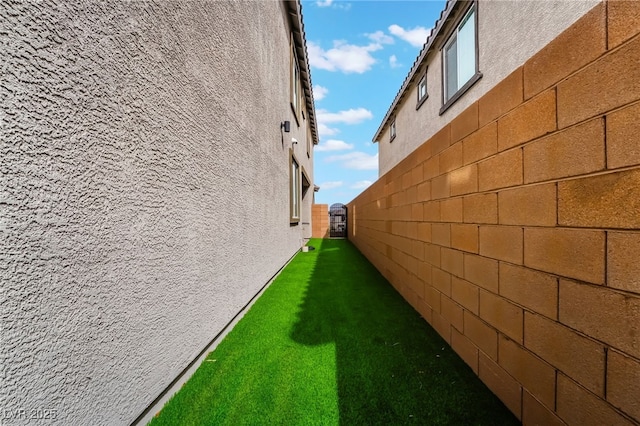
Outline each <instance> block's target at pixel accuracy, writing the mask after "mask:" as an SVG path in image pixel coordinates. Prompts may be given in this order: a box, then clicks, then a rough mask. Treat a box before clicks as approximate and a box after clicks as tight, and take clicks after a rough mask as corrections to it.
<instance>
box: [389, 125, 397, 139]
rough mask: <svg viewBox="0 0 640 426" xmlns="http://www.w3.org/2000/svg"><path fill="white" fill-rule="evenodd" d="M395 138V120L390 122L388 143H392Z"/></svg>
mask: <svg viewBox="0 0 640 426" xmlns="http://www.w3.org/2000/svg"><path fill="white" fill-rule="evenodd" d="M395 138H396V120H393V121H392V122H391V127H390V128H389V142H393V140H394V139H395Z"/></svg>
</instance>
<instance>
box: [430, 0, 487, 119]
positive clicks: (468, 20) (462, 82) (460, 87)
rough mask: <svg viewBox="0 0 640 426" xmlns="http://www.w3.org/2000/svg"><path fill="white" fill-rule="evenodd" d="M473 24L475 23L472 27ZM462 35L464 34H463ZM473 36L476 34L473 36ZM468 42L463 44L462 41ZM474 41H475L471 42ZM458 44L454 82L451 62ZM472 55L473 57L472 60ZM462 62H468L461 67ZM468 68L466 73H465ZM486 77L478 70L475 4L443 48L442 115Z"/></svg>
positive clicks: (468, 10) (476, 7)
mask: <svg viewBox="0 0 640 426" xmlns="http://www.w3.org/2000/svg"><path fill="white" fill-rule="evenodd" d="M469 25H471V26H470V27H469ZM461 34H462V37H461ZM470 37H473V38H472V39H470ZM461 39H462V41H466V43H465V44H464V45H462V46H461V43H460V41H461ZM469 40H471V42H469ZM453 45H455V67H456V69H455V78H456V81H455V83H454V84H450V83H451V80H450V79H449V71H450V70H449V69H448V67H449V63H450V58H452V56H451V55H450V52H451V48H452V46H453ZM469 58H471V60H469ZM461 64H464V65H463V66H461ZM465 71H466V72H465ZM481 77H482V74H481V73H480V72H479V70H478V5H477V3H473V4H472V5H471V6H470V7H469V9H467V10H466V11H465V12H464V14H462V19H460V21H459V22H458V23H457V24H456V26H455V28H454V30H453V32H452V33H451V34H450V35H449V38H448V39H447V41H446V43H445V44H444V46H443V48H442V98H443V106H442V108H441V110H440V114H442V113H444V111H446V110H447V109H448V108H449V107H450V106H451V105H452V104H453V103H454V102H455V101H457V100H458V99H459V98H460V97H461V96H462V95H463V94H464V93H465V92H466V91H467V90H469V88H471V86H473V84H475V82H476V81H478V80H479V79H480V78H481Z"/></svg>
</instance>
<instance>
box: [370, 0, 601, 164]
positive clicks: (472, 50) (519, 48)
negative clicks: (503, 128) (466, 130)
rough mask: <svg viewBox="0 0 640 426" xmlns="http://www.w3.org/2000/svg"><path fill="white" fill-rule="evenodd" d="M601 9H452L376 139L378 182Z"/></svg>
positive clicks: (494, 4)
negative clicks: (557, 39) (443, 128)
mask: <svg viewBox="0 0 640 426" xmlns="http://www.w3.org/2000/svg"><path fill="white" fill-rule="evenodd" d="M598 3H599V0H580V1H563V0H558V1H554V0H550V1H544V2H538V1H527V0H522V1H479V2H478V1H462V0H449V1H447V3H446V6H445V9H444V10H443V11H442V12H441V15H440V18H439V19H438V21H437V22H436V23H435V24H434V27H433V29H432V30H431V34H430V35H429V37H428V39H427V40H426V43H425V44H424V46H423V48H422V50H421V52H420V54H419V55H418V57H417V58H416V61H415V62H414V64H413V66H412V68H411V70H410V72H409V74H408V75H407V77H406V79H405V81H404V82H403V84H402V87H401V88H400V89H399V91H398V94H397V95H396V97H395V99H394V100H393V102H392V104H391V106H390V107H389V110H388V111H387V113H386V115H385V117H384V119H383V120H382V122H381V123H380V126H379V128H378V130H377V131H376V134H375V135H374V137H373V141H374V142H376V143H378V153H379V168H378V170H379V176H382V175H384V174H385V173H386V172H388V171H389V170H391V168H392V167H393V166H395V165H396V164H398V163H399V162H400V161H401V160H402V159H404V158H405V157H406V156H407V155H408V154H409V153H411V152H413V151H414V150H415V149H416V148H418V147H419V146H420V145H422V144H423V143H424V142H425V141H426V140H427V139H428V138H430V137H431V136H433V135H434V134H435V133H437V131H438V130H440V129H441V128H442V127H444V125H445V124H447V123H448V122H450V121H451V120H452V119H453V118H454V117H456V116H458V115H459V114H460V113H461V112H462V111H464V110H465V109H466V108H467V107H469V106H470V105H472V104H473V103H474V102H476V101H477V100H478V99H479V98H480V97H481V96H482V95H484V94H485V93H487V92H488V91H489V90H490V89H491V88H493V87H494V86H496V85H497V84H498V83H499V82H501V81H502V80H504V79H505V78H506V77H507V76H509V74H511V73H512V72H513V71H514V70H515V69H516V68H518V67H519V66H521V65H522V64H524V63H525V62H526V61H527V60H528V59H529V58H531V57H532V56H533V55H534V54H535V53H536V52H538V51H539V50H540V49H541V48H542V47H544V46H545V45H546V44H547V43H549V42H550V41H552V40H553V39H555V38H556V37H557V36H558V35H559V34H560V33H561V32H563V31H564V30H565V29H567V28H568V27H569V26H570V25H571V24H573V23H574V22H575V21H577V20H578V18H580V17H581V16H583V15H584V14H585V13H587V12H588V11H589V10H591V9H592V8H593V7H594V6H595V5H596V4H598ZM578 54H579V52H566V55H568V56H572V55H578ZM559 59H560V58H559Z"/></svg>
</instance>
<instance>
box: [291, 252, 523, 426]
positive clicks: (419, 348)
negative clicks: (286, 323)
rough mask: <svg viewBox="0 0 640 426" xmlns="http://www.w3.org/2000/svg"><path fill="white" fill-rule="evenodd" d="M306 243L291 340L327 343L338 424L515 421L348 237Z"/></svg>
mask: <svg viewBox="0 0 640 426" xmlns="http://www.w3.org/2000/svg"><path fill="white" fill-rule="evenodd" d="M313 244H316V245H319V247H318V250H317V251H316V256H317V259H316V263H315V267H314V271H313V273H312V274H311V275H310V277H311V278H310V279H309V282H308V286H307V289H306V294H305V297H304V299H303V303H302V305H301V306H300V312H299V314H298V320H297V322H296V323H295V324H294V326H293V329H292V332H291V338H292V339H293V340H294V341H295V342H297V343H301V344H303V345H307V346H317V345H324V344H327V343H332V344H334V345H335V353H336V380H337V394H338V395H337V396H338V408H339V419H340V424H344V425H353V424H447V425H469V424H474V425H499V424H518V421H517V419H516V418H515V417H514V416H513V415H512V414H511V413H510V412H509V410H508V409H507V408H506V407H505V406H504V405H503V404H502V403H501V402H500V401H499V400H498V399H497V398H496V397H495V396H494V395H493V394H492V393H491V392H490V391H489V390H488V389H487V388H486V387H485V386H484V384H482V383H481V382H480V380H479V379H478V378H477V377H476V376H475V374H474V373H473V372H472V371H471V369H470V368H469V367H468V366H467V365H466V364H465V363H464V362H463V361H462V360H461V359H460V358H459V357H458V356H457V355H456V354H455V353H454V352H453V351H452V350H451V349H450V348H449V347H448V346H447V344H446V342H445V341H444V340H443V339H442V338H441V337H440V336H439V335H438V334H437V333H436V332H435V331H434V330H433V329H432V328H431V327H430V326H429V325H428V324H427V323H426V322H425V321H424V320H423V319H422V318H421V317H420V315H419V314H418V312H416V311H415V310H414V309H413V308H412V307H411V306H410V305H409V304H408V303H407V302H406V301H404V300H403V299H402V298H401V296H400V295H399V294H398V293H397V292H396V291H395V289H394V288H393V287H392V286H391V285H390V284H389V283H388V282H387V281H386V280H385V279H384V277H382V275H381V274H380V273H379V272H378V271H377V270H376V269H375V268H374V267H373V266H372V265H371V264H370V263H369V262H368V261H367V260H366V258H364V256H363V255H362V254H360V252H359V251H358V250H357V249H356V248H355V247H354V246H353V245H352V244H351V243H350V242H349V241H347V240H322V241H318V240H316V241H314V242H313Z"/></svg>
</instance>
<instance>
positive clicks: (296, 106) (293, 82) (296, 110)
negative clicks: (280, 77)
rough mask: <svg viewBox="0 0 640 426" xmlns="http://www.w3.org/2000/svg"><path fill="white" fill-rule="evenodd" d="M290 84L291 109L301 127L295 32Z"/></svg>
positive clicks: (298, 69)
mask: <svg viewBox="0 0 640 426" xmlns="http://www.w3.org/2000/svg"><path fill="white" fill-rule="evenodd" d="M290 66H291V70H290V76H289V77H290V85H289V89H290V90H289V102H290V103H291V110H292V111H293V116H294V117H295V119H296V124H297V125H298V127H300V115H301V114H302V111H301V110H302V105H301V104H302V96H301V94H300V92H301V86H300V65H299V64H298V55H297V53H296V47H295V41H294V38H293V33H291V55H290Z"/></svg>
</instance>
